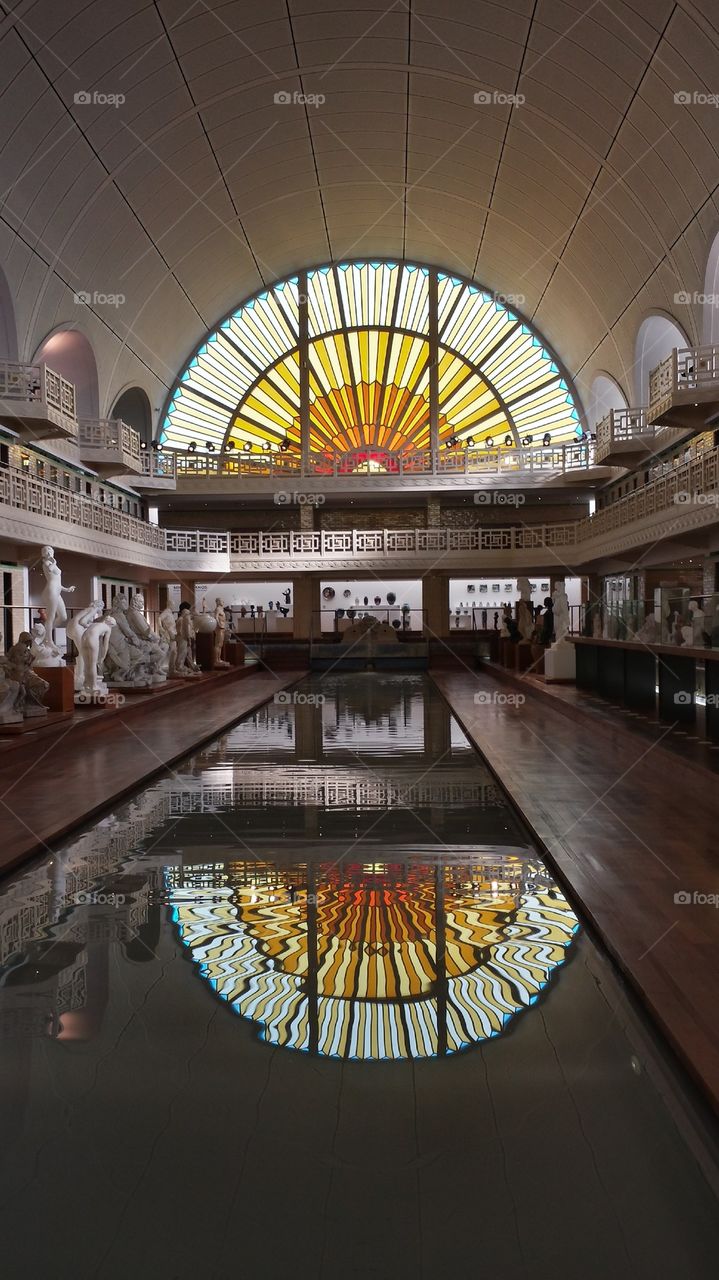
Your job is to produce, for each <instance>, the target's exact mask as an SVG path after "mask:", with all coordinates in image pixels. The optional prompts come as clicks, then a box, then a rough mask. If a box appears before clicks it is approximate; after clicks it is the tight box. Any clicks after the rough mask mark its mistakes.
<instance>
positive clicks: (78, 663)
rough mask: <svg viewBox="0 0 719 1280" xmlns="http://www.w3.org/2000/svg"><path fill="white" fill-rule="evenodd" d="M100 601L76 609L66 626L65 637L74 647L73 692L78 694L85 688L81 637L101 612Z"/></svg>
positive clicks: (101, 604)
mask: <svg viewBox="0 0 719 1280" xmlns="http://www.w3.org/2000/svg"><path fill="white" fill-rule="evenodd" d="M103 608H104V606H103V603H102V600H93V602H92V604H89V605H87V606H86V607H85V608H84V609H78V611H77V613H74V614H73V615H72V617H71V618H70V620H69V622H68V624H67V628H66V630H67V635H68V637H69V639H70V640H72V643H73V644H74V646H75V651H76V654H77V656H76V658H75V692H76V693H79V692H80V690H81V689H83V688H84V687H85V671H84V667H83V657H82V637H83V635H84V633H85V631H86V630H87V628H88V627H89V626H90V624H91V623H93V622H95V621H96V620H97V619H98V618H99V617H101V616H102V611H103Z"/></svg>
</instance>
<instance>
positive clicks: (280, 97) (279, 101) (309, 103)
mask: <svg viewBox="0 0 719 1280" xmlns="http://www.w3.org/2000/svg"><path fill="white" fill-rule="evenodd" d="M326 101H327V98H326V95H325V94H324V93H299V92H298V91H297V90H295V92H294V93H290V91H289V89H279V90H278V92H277V93H276V94H275V95H274V103H275V106H278V107H314V108H315V109H316V108H317V107H323V106H324V104H325V103H326Z"/></svg>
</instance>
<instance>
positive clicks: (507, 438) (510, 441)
mask: <svg viewBox="0 0 719 1280" xmlns="http://www.w3.org/2000/svg"><path fill="white" fill-rule="evenodd" d="M504 443H505V445H506V446H507V448H508V449H511V447H512V445H513V444H514V441H513V439H512V437H511V436H505V437H504Z"/></svg>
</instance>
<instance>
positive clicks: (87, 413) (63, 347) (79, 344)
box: [34, 328, 100, 418]
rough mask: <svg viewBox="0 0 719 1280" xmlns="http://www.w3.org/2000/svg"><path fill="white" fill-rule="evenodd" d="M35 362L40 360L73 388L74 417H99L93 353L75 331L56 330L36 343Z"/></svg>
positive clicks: (97, 387) (82, 334)
mask: <svg viewBox="0 0 719 1280" xmlns="http://www.w3.org/2000/svg"><path fill="white" fill-rule="evenodd" d="M34 360H35V363H39V362H40V361H44V362H45V363H46V364H48V365H49V366H50V368H51V369H54V370H55V372H56V373H59V374H61V375H62V377H63V378H67V380H68V382H72V383H74V385H75V395H76V399H77V416H78V418H99V416H100V395H99V386H98V377H97V362H96V360H95V352H94V351H93V349H92V346H91V344H90V342H89V341H88V339H87V338H86V337H85V335H84V333H81V332H80V330H79V329H69V328H68V329H58V330H56V332H55V333H52V334H50V336H49V337H48V338H45V340H44V342H41V343H40V346H39V347H38V349H37V352H36V353H35V357H34Z"/></svg>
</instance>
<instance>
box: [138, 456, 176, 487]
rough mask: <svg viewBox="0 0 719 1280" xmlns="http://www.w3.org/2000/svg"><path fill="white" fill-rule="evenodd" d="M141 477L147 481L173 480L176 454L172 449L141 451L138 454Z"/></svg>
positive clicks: (174, 477)
mask: <svg viewBox="0 0 719 1280" xmlns="http://www.w3.org/2000/svg"><path fill="white" fill-rule="evenodd" d="M140 464H141V467H142V471H141V475H143V476H144V477H145V478H146V479H148V480H175V479H176V478H177V454H176V453H175V451H174V449H161V450H156V449H142V450H141V452H140Z"/></svg>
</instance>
